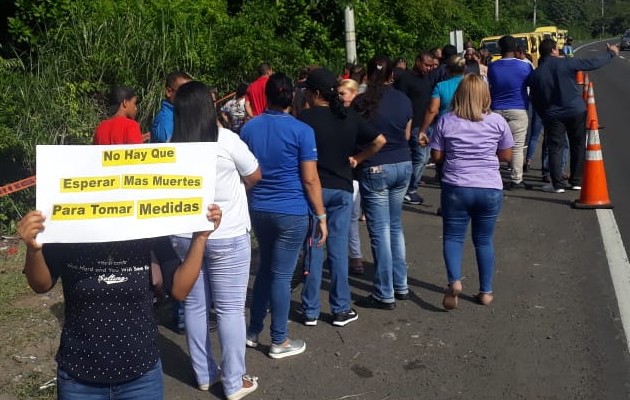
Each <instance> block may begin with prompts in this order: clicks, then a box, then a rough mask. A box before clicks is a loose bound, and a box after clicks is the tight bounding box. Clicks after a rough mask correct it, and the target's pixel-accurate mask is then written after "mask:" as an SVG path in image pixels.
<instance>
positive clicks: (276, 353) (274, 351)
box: [269, 339, 306, 359]
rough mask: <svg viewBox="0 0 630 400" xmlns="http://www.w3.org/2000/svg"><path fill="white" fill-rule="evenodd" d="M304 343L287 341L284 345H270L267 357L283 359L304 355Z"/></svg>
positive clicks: (299, 340) (292, 340)
mask: <svg viewBox="0 0 630 400" xmlns="http://www.w3.org/2000/svg"><path fill="white" fill-rule="evenodd" d="M304 350H306V342H304V341H303V340H302V339H287V340H286V342H285V344H272V345H271V348H270V349H269V357H271V358H276V359H278V358H285V357H291V356H295V355H298V354H301V353H304Z"/></svg>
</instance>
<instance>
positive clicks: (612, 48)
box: [606, 43, 619, 56]
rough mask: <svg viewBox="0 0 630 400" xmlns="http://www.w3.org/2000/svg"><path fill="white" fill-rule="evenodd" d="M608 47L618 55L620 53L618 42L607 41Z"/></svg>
mask: <svg viewBox="0 0 630 400" xmlns="http://www.w3.org/2000/svg"><path fill="white" fill-rule="evenodd" d="M606 49H607V50H608V51H611V52H613V53H614V54H615V55H616V56H618V55H619V47H617V45H616V44H610V43H606Z"/></svg>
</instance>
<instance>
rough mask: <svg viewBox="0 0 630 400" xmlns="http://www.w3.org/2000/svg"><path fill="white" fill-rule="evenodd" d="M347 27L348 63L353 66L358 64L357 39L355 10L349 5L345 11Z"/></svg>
mask: <svg viewBox="0 0 630 400" xmlns="http://www.w3.org/2000/svg"><path fill="white" fill-rule="evenodd" d="M344 20H345V25H346V61H347V62H349V63H352V64H356V63H357V38H356V32H355V31H354V9H353V8H352V6H351V5H347V6H346V9H345V11H344Z"/></svg>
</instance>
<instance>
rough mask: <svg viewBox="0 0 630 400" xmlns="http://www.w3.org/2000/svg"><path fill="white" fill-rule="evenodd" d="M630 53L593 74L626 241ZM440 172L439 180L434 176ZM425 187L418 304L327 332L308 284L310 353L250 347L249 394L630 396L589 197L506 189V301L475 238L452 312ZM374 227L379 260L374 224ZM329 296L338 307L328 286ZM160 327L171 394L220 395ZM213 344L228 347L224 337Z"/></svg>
mask: <svg viewBox="0 0 630 400" xmlns="http://www.w3.org/2000/svg"><path fill="white" fill-rule="evenodd" d="M593 48H598V46H597V45H595V46H593ZM599 48H600V49H601V48H602V45H600V46H599ZM596 53H597V52H596V51H590V49H589V48H586V49H584V50H582V51H581V52H580V54H581V56H591V55H595V54H596ZM628 55H629V57H628V59H617V60H614V63H613V64H612V65H609V66H607V67H606V68H605V69H602V70H600V71H597V72H593V73H592V79H593V80H594V82H595V85H596V86H595V90H596V101H597V106H598V109H599V112H600V114H599V115H600V123H601V125H603V126H605V129H603V130H602V141H603V147H604V157H605V163H606V169H607V171H608V184H609V190H610V194H611V199H612V201H613V203H614V204H615V216H616V218H617V221H618V223H619V225H620V229H621V230H622V235H623V238H624V241H625V243H630V218H629V217H630V204H628V203H629V200H630V192H629V190H630V189H629V185H628V184H627V182H626V179H627V178H626V177H627V171H629V170H630V169H629V166H630V165H629V164H630V157H628V150H627V149H629V148H630V132H627V130H628V128H627V123H626V119H627V117H629V116H630V109H628V110H625V109H624V108H625V107H628V104H629V103H628V99H629V98H630V82H629V81H628V79H627V77H628V76H630V53H629V54H628ZM536 160H539V158H537V159H536ZM537 167H539V162H535V164H534V169H533V170H532V171H530V172H529V173H527V174H526V179H527V181H529V182H531V183H533V184H535V185H536V186H537V187H539V186H540V185H541V184H542V182H540V171H539V169H537ZM432 174H433V171H432V170H428V171H427V173H426V174H425V176H426V177H427V179H428V180H429V181H430V179H431V177H432ZM422 194H423V195H424V196H425V198H426V203H425V205H423V206H405V211H404V228H405V235H406V243H407V260H408V263H409V284H410V288H411V290H412V291H413V295H412V296H411V299H410V300H408V301H399V302H398V307H397V308H396V309H395V310H394V311H381V310H365V309H360V308H357V310H358V312H359V320H358V321H356V322H354V323H352V324H349V325H348V326H346V327H344V328H337V327H333V326H332V325H330V323H329V317H330V316H329V315H327V314H324V315H323V316H322V320H321V321H320V323H319V325H318V326H317V327H306V326H303V325H301V324H300V322H299V321H300V319H299V314H298V310H299V304H300V298H299V291H300V289H301V286H299V287H298V288H297V290H296V291H295V292H294V294H293V307H292V308H293V312H292V315H291V319H292V322H290V325H289V334H290V336H291V337H297V338H303V339H305V340H306V343H307V348H306V352H305V353H304V354H302V355H299V356H295V357H291V358H287V359H283V360H272V359H270V358H269V357H267V355H266V353H265V351H266V350H267V346H268V345H269V342H270V341H269V336H268V334H267V333H266V332H267V331H265V333H264V334H263V335H262V336H261V346H259V348H260V349H248V350H247V366H248V373H250V374H253V375H257V376H258V377H259V383H260V388H259V390H258V391H257V392H256V393H255V394H252V395H251V396H249V397H247V398H248V399H249V398H251V399H321V400H341V399H344V400H345V399H356V400H386V399H389V400H399V399H400V400H406V399H409V400H411V399H414V400H415V399H472V398H480V399H589V400H590V399H611V400H618V399H626V398H630V357H629V354H628V351H627V345H626V339H625V336H624V333H623V329H622V326H621V323H620V320H619V315H618V307H617V300H616V298H615V295H614V291H613V288H612V284H611V278H610V274H609V271H608V265H607V261H606V255H605V251H604V248H603V245H602V238H601V235H600V231H599V226H598V222H597V218H596V215H595V212H594V211H591V210H574V209H572V208H571V207H570V202H571V201H572V200H574V199H575V197H576V195H577V194H576V193H575V192H567V193H564V194H548V193H543V192H541V191H540V190H537V188H535V189H534V190H531V191H515V192H506V193H505V197H504V208H503V211H502V214H501V216H500V219H499V223H498V227H497V232H496V239H495V246H496V255H497V266H496V274H495V301H494V303H493V304H492V305H491V306H488V307H484V306H480V305H477V304H476V303H474V302H473V301H472V297H471V296H472V295H474V294H475V293H476V292H477V271H476V264H475V258H474V252H473V251H472V246H471V245H470V243H469V244H467V248H466V255H465V258H464V264H465V266H464V270H465V274H466V277H465V279H464V281H463V283H464V295H463V296H462V300H461V301H460V307H459V309H457V310H455V311H452V312H446V311H444V310H443V309H442V307H441V300H442V293H443V287H444V285H445V283H446V282H445V281H446V273H445V269H444V265H443V261H442V243H441V226H442V225H441V219H440V217H438V216H436V215H435V211H436V209H437V207H438V200H439V189H438V188H437V187H436V186H434V185H432V184H431V183H429V184H428V185H427V186H425V187H424V188H423V189H422ZM362 234H363V238H364V242H363V248H364V255H365V258H366V259H367V260H368V261H370V260H371V256H370V253H369V246H368V242H367V240H366V235H365V227H364V226H363V227H362ZM370 272H371V269H368V272H367V273H366V275H365V276H363V277H358V278H357V277H353V278H352V279H351V288H352V293H353V297H354V298H355V299H356V298H358V297H361V296H364V295H366V294H367V293H368V292H369V289H370V284H371V279H370V276H371V275H370ZM252 281H253V276H252ZM250 283H251V282H250ZM322 304H323V310H324V311H325V312H328V307H327V304H328V302H327V292H326V290H325V288H324V290H322ZM160 331H161V337H160V341H161V346H162V349H163V361H164V369H165V375H166V393H167V395H166V398H167V399H207V398H219V397H218V396H221V390H220V389H218V388H215V390H213V391H212V392H211V394H207V393H203V392H200V391H198V390H196V388H195V385H194V382H193V379H192V370H191V368H190V366H189V362H188V359H187V355H186V345H185V341H184V338H183V336H181V335H178V334H176V333H173V332H172V331H171V330H170V329H168V328H167V327H160ZM213 339H214V340H213V343H217V344H218V339H217V337H216V335H215V336H214V337H213ZM217 347H218V346H217Z"/></svg>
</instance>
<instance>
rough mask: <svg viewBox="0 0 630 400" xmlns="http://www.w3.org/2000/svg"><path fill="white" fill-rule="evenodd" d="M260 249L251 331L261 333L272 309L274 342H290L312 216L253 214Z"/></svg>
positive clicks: (259, 212)
mask: <svg viewBox="0 0 630 400" xmlns="http://www.w3.org/2000/svg"><path fill="white" fill-rule="evenodd" d="M250 215H251V217H252V226H253V228H254V233H255V234H256V239H258V247H259V250H260V266H259V267H258V272H257V273H256V280H255V281H254V289H253V294H252V305H251V310H250V311H251V312H250V326H249V330H250V331H251V332H252V333H256V334H259V333H260V332H262V330H263V327H264V320H265V316H266V315H267V306H269V307H270V309H271V342H272V343H273V344H282V343H284V341H285V340H286V339H287V323H288V321H289V309H290V306H291V278H292V277H293V272H294V271H295V267H296V264H297V260H298V257H299V255H300V249H301V248H302V244H303V243H304V239H305V238H306V234H307V231H308V221H309V216H308V215H289V214H276V213H269V212H263V211H251V212H250Z"/></svg>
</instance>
